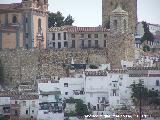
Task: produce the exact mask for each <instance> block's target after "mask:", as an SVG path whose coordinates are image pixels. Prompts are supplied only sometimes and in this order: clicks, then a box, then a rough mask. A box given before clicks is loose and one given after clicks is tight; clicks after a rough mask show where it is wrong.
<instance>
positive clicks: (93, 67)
mask: <svg viewBox="0 0 160 120" xmlns="http://www.w3.org/2000/svg"><path fill="white" fill-rule="evenodd" d="M89 68H90V69H98V67H97V66H96V65H93V64H91V65H89Z"/></svg>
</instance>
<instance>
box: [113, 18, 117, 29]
mask: <svg viewBox="0 0 160 120" xmlns="http://www.w3.org/2000/svg"><path fill="white" fill-rule="evenodd" d="M113 26H114V29H115V30H117V20H114V22H113Z"/></svg>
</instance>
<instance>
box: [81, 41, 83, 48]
mask: <svg viewBox="0 0 160 120" xmlns="http://www.w3.org/2000/svg"><path fill="white" fill-rule="evenodd" d="M81 47H82V48H84V40H82V41H81Z"/></svg>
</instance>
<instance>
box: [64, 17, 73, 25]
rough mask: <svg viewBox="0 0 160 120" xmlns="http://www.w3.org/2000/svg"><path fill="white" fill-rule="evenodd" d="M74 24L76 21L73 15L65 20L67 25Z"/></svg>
mask: <svg viewBox="0 0 160 120" xmlns="http://www.w3.org/2000/svg"><path fill="white" fill-rule="evenodd" d="M73 23H74V19H73V18H72V16H71V15H68V16H67V18H66V19H65V20H64V24H65V25H72V24H73Z"/></svg>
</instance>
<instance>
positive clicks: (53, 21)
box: [48, 11, 74, 28]
mask: <svg viewBox="0 0 160 120" xmlns="http://www.w3.org/2000/svg"><path fill="white" fill-rule="evenodd" d="M73 22H74V19H73V18H72V16H71V15H68V16H67V17H66V18H65V17H64V16H63V15H62V13H61V12H59V11H58V12H57V13H53V12H51V13H49V14H48V27H49V28H50V27H52V26H53V27H61V26H63V25H72V24H73Z"/></svg>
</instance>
